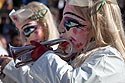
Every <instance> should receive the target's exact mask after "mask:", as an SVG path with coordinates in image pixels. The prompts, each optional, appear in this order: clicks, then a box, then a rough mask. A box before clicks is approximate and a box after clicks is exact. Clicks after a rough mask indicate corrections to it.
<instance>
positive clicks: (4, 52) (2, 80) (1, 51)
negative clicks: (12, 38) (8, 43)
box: [0, 46, 15, 83]
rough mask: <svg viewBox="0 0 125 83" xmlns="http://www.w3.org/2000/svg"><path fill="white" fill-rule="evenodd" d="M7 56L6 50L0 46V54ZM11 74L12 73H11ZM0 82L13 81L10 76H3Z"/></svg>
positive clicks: (12, 82) (11, 82) (9, 82)
mask: <svg viewBox="0 0 125 83" xmlns="http://www.w3.org/2000/svg"><path fill="white" fill-rule="evenodd" d="M1 55H2V56H4V55H6V56H8V52H7V51H6V50H5V49H4V48H2V47H1V46H0V56H1ZM11 76H12V75H11ZM0 83H15V82H14V81H13V80H12V79H11V78H9V77H8V76H5V77H4V78H2V79H0Z"/></svg>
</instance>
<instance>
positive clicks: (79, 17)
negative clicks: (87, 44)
mask: <svg viewBox="0 0 125 83" xmlns="http://www.w3.org/2000/svg"><path fill="white" fill-rule="evenodd" d="M65 14H71V15H74V16H76V17H78V18H80V19H82V20H84V21H86V20H85V19H84V18H82V17H80V16H78V15H76V14H74V13H72V12H65V13H64V15H65Z"/></svg>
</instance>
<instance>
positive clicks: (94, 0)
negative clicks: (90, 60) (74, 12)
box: [74, 0, 125, 67]
mask: <svg viewBox="0 0 125 83" xmlns="http://www.w3.org/2000/svg"><path fill="white" fill-rule="evenodd" d="M102 1H104V2H103V3H104V4H103V5H102ZM88 2H89V4H88V6H85V7H79V6H76V9H78V8H79V10H81V12H83V13H85V12H88V13H89V14H88V13H87V15H86V16H87V17H88V20H89V21H90V22H91V25H92V32H93V37H94V39H95V40H94V41H95V47H93V48H95V49H93V50H90V51H88V49H89V48H87V49H86V52H85V54H81V55H80V56H78V57H77V59H76V61H75V62H74V65H75V66H77V67H78V66H80V65H81V64H82V63H83V62H84V61H85V60H86V58H87V57H89V56H91V55H92V53H93V52H95V51H96V50H98V49H99V48H100V47H102V48H103V47H105V46H108V45H110V46H112V47H115V48H116V49H117V50H118V51H119V52H120V53H121V55H122V57H123V58H124V60H125V34H124V29H123V24H122V18H121V12H120V9H119V6H118V4H117V2H116V1H115V0H88ZM100 4H101V5H102V6H101V7H100ZM99 7H100V9H99Z"/></svg>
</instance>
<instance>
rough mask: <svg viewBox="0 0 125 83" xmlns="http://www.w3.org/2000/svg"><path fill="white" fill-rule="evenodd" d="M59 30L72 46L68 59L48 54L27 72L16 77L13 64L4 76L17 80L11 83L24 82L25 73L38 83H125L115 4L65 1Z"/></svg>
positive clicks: (124, 46)
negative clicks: (9, 75)
mask: <svg viewBox="0 0 125 83" xmlns="http://www.w3.org/2000/svg"><path fill="white" fill-rule="evenodd" d="M59 28H60V29H59V31H60V34H61V37H63V38H67V39H69V40H70V41H71V42H72V44H73V46H74V48H73V54H72V55H71V57H70V58H69V57H68V59H67V58H65V57H63V56H58V55H57V54H55V53H54V52H53V51H47V52H45V53H44V54H43V55H42V56H41V57H38V59H37V60H36V61H35V62H34V64H33V65H32V67H31V68H30V71H29V72H24V71H23V70H25V68H26V66H23V67H21V68H19V69H17V70H16V72H18V74H16V73H15V71H14V69H12V67H13V65H10V63H12V61H11V62H9V63H8V64H7V65H6V66H5V67H4V70H3V72H4V73H9V74H12V75H15V76H19V77H14V79H15V80H17V81H18V80H19V79H23V81H22V83H25V80H26V77H27V75H28V74H27V73H30V74H31V75H32V76H33V77H34V78H35V79H36V80H37V81H38V82H39V83H124V82H125V71H124V70H125V38H124V30H123V26H122V20H121V13H120V9H119V7H118V4H117V2H116V0H68V1H67V4H66V6H65V8H64V12H63V19H62V21H61V24H60V27H59ZM41 47H43V45H41ZM59 48H60V50H63V52H67V50H69V44H66V43H64V44H61V45H59ZM36 49H37V48H36ZM36 49H35V50H36ZM37 50H38V49H37ZM39 50H40V49H39ZM32 55H33V56H35V55H34V54H32ZM22 76H24V77H22ZM28 81H29V82H30V83H31V80H28ZM18 82H19V81H18Z"/></svg>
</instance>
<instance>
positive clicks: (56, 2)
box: [0, 0, 125, 49]
mask: <svg viewBox="0 0 125 83" xmlns="http://www.w3.org/2000/svg"><path fill="white" fill-rule="evenodd" d="M31 1H38V2H41V3H44V4H45V5H46V6H48V7H49V8H50V10H51V12H52V14H53V17H54V19H55V21H56V23H57V26H58V24H59V22H60V20H61V18H62V11H63V8H64V5H65V0H0V41H1V42H2V43H3V47H4V48H5V49H7V47H8V44H9V43H10V44H11V45H13V46H22V45H23V44H22V42H21V39H20V35H19V32H18V30H17V29H16V28H15V25H14V24H13V22H12V21H11V20H10V18H9V16H8V14H9V13H10V11H11V10H12V9H15V10H17V9H19V8H20V7H22V6H24V5H26V4H28V3H29V2H31ZM117 1H118V4H119V6H120V8H121V12H122V17H123V23H124V24H125V0H117ZM3 38H4V41H3Z"/></svg>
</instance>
